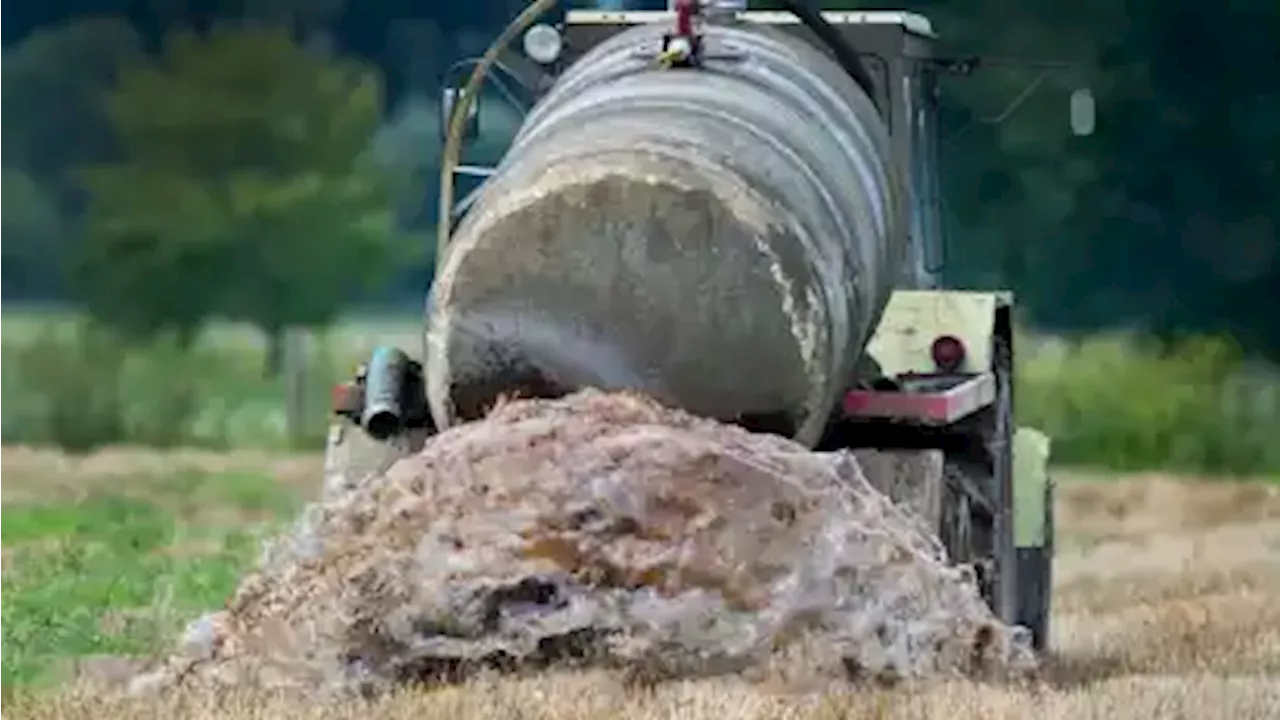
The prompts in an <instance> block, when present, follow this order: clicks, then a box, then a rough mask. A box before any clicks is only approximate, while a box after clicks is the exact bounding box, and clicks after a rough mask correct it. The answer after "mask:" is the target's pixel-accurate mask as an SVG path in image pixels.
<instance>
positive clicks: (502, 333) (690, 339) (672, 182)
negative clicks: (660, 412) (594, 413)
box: [424, 24, 906, 445]
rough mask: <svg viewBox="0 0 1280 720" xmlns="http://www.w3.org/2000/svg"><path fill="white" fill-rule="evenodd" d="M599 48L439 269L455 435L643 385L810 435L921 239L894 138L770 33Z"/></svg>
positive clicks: (718, 28)
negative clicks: (688, 58) (459, 428)
mask: <svg viewBox="0 0 1280 720" xmlns="http://www.w3.org/2000/svg"><path fill="white" fill-rule="evenodd" d="M665 29H666V28H663V27H657V26H640V27H635V28H632V29H629V30H626V31H623V32H621V33H619V34H617V35H615V36H613V37H611V38H609V39H608V40H606V41H604V42H602V43H601V44H599V45H598V46H596V47H595V48H594V49H592V50H591V51H590V52H589V53H587V54H586V55H585V56H584V57H582V58H581V59H580V60H578V61H577V62H576V63H575V64H574V65H573V66H572V67H571V68H569V69H568V70H566V71H565V72H564V74H563V75H562V76H561V78H560V79H559V81H558V82H557V84H556V85H555V87H554V88H553V89H552V90H551V91H550V92H549V94H548V95H547V96H545V97H544V99H543V100H542V101H541V102H540V103H539V104H538V105H537V107H535V108H534V110H533V111H532V112H531V114H530V115H529V116H528V118H527V119H526V121H525V123H524V125H523V127H522V129H521V130H520V132H519V134H518V135H517V137H516V139H515V141H514V143H513V145H512V146H511V148H510V151H509V152H508V154H507V155H506V157H505V158H504V159H503V161H502V163H501V164H500V166H499V167H498V169H497V173H496V174H495V175H494V176H493V177H492V178H491V179H490V180H489V181H488V183H487V185H486V187H485V189H484V190H483V193H482V195H481V196H480V198H479V199H478V200H477V202H476V204H475V205H473V206H472V208H471V210H470V211H469V213H468V214H467V216H466V217H465V218H464V220H463V221H462V222H461V223H460V225H459V227H458V228H457V229H456V231H455V233H454V235H453V239H452V240H451V242H450V245H449V247H448V249H447V251H446V252H445V253H444V256H443V257H442V258H441V263H440V266H439V271H438V273H437V276H436V281H435V284H434V286H433V288H432V297H431V301H430V303H429V307H430V310H429V313H428V323H427V336H426V347H425V358H424V363H425V370H426V375H427V385H428V388H427V394H428V400H429V403H430V406H431V410H432V414H433V416H434V418H435V420H436V422H437V423H438V424H439V425H440V426H441V427H447V426H449V425H451V424H455V423H457V422H459V421H465V420H470V419H474V418H475V417H478V416H480V415H482V414H483V413H484V412H485V410H486V408H487V407H488V406H489V405H491V404H492V402H493V401H494V400H495V399H496V398H497V397H499V396H500V395H554V394H559V393H563V392H566V391H569V390H572V389H576V388H579V387H584V386H594V387H600V388H606V389H634V390H638V391H641V392H644V393H646V394H648V395H650V396H652V397H655V398H657V399H658V400H660V401H662V402H664V403H668V404H672V405H676V406H679V407H682V408H684V409H686V410H689V411H691V412H693V413H696V414H699V415H704V416H709V417H715V418H718V419H721V420H729V421H738V422H742V423H744V424H746V425H748V426H750V427H753V428H754V429H763V430H771V431H774V432H778V433H781V434H784V435H788V436H792V437H794V438H796V439H797V440H799V441H801V442H803V443H806V444H810V445H812V444H814V443H816V442H817V441H818V440H819V438H820V437H821V434H822V431H823V429H824V427H825V425H826V422H827V419H828V416H829V415H830V413H831V410H832V408H833V406H834V405H835V403H836V401H837V398H838V396H839V394H840V393H841V392H842V391H843V390H844V389H845V388H846V386H847V385H848V383H849V379H850V378H851V376H852V371H853V363H854V361H855V359H856V358H857V356H858V355H859V354H860V352H861V351H862V349H863V347H864V345H865V344H866V342H867V341H868V340H869V337H870V334H871V332H872V331H873V329H874V328H875V325H876V323H877V322H878V321H879V317H880V314H881V312H882V311H883V309H884V306H885V304H886V302H887V300H888V297H889V294H890V292H891V291H892V289H893V287H894V285H895V283H896V281H897V276H898V272H899V270H900V267H901V265H902V256H903V253H904V249H905V242H906V239H905V235H904V233H903V232H901V230H900V228H899V227H898V224H899V218H900V217H901V214H900V213H899V212H897V211H896V209H895V208H896V205H897V203H898V202H899V198H898V193H897V192H896V190H895V188H896V187H897V183H896V180H891V178H892V173H893V172H894V171H893V167H892V165H891V161H890V151H889V137H888V131H887V129H886V127H885V125H884V123H883V121H882V119H881V117H880V115H879V113H878V111H877V110H876V108H875V107H874V106H873V104H872V102H871V100H870V99H869V98H868V97H867V95H866V94H865V93H864V92H863V90H862V89H860V88H859V86H858V85H857V84H856V83H855V82H854V81H853V80H852V79H851V78H850V77H849V76H848V74H846V73H845V72H844V71H843V70H842V69H841V68H840V67H839V66H838V65H837V64H835V62H833V61H832V60H831V59H830V58H829V56H827V55H826V54H824V53H822V52H820V51H819V50H818V49H816V48H814V47H811V46H810V45H808V44H807V43H805V42H804V41H803V40H801V39H799V38H797V37H795V36H792V35H789V34H787V33H785V32H781V31H777V30H774V29H772V28H768V27H760V26H746V25H739V24H715V25H710V26H708V27H705V28H704V30H703V33H704V50H703V52H704V62H703V67H702V68H700V69H667V70H663V69H659V68H657V67H656V66H655V61H654V56H655V55H656V54H657V52H658V50H659V47H660V44H661V39H662V34H663V32H664V30H665Z"/></svg>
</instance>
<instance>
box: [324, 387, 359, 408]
mask: <svg viewBox="0 0 1280 720" xmlns="http://www.w3.org/2000/svg"><path fill="white" fill-rule="evenodd" d="M353 389H354V388H353V387H352V385H351V383H349V382H345V383H338V384H337V385H334V386H333V389H332V390H331V391H330V394H329V402H330V405H329V408H330V409H331V410H332V411H333V412H346V411H350V410H351V405H352V403H351V400H352V397H351V395H352V392H351V391H352V390H353Z"/></svg>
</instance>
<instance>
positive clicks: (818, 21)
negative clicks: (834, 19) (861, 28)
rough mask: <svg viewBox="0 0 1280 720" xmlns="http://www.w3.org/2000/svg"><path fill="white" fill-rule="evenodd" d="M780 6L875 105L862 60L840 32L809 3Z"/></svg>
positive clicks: (787, 0)
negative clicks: (821, 46) (809, 34)
mask: <svg viewBox="0 0 1280 720" xmlns="http://www.w3.org/2000/svg"><path fill="white" fill-rule="evenodd" d="M782 5H783V7H785V8H786V9H787V10H789V11H791V14H792V15H795V16H796V17H798V18H800V22H802V23H804V25H805V27H807V28H809V31H810V32H812V33H813V34H814V35H816V36H817V37H818V40H820V41H821V42H822V44H823V45H826V46H827V48H828V49H829V50H831V54H832V56H834V57H835V60H836V64H838V65H839V66H840V67H841V68H842V69H843V70H844V71H845V72H846V73H848V74H849V77H851V78H853V81H854V82H856V83H858V87H861V88H862V91H863V92H865V93H866V94H867V97H868V98H870V99H871V102H872V103H873V104H877V105H878V104H879V103H876V88H875V83H873V82H872V81H871V75H870V74H869V73H867V68H866V66H864V65H863V64H862V59H861V58H859V57H858V51H857V49H856V48H854V47H853V45H852V44H850V43H849V41H848V40H845V39H844V37H843V36H841V35H840V31H838V30H836V29H835V28H834V27H832V26H831V23H829V22H827V21H826V19H825V18H823V17H822V13H821V12H819V11H818V10H815V9H814V8H812V7H810V3H808V2H805V1H804V0H782Z"/></svg>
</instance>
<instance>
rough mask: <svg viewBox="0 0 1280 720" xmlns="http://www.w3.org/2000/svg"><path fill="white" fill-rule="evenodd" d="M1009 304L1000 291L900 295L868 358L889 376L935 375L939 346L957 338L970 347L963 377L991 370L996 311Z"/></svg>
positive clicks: (869, 347)
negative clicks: (944, 339)
mask: <svg viewBox="0 0 1280 720" xmlns="http://www.w3.org/2000/svg"><path fill="white" fill-rule="evenodd" d="M1007 302H1008V297H1007V295H1006V294H1004V293H997V292H973V291H964V290H899V291H897V292H894V293H893V295H892V297H890V298H889V302H888V304H887V305H886V307H885V311H884V315H883V316H882V317H881V320H880V324H879V326H878V327H876V330H875V333H874V335H873V336H872V338H871V342H870V343H868V345H867V353H868V354H869V355H870V356H871V358H872V359H874V360H875V362H876V364H877V365H878V366H879V370H880V372H881V374H883V375H884V376H886V377H894V376H896V375H902V374H905V373H913V372H914V373H929V372H934V371H935V369H936V367H935V364H934V361H933V357H932V355H931V352H930V348H931V346H932V345H933V341H934V340H935V339H937V338H938V337H940V336H942V335H951V336H953V337H956V338H958V339H959V340H960V341H961V342H962V343H964V346H965V362H964V364H963V365H962V366H961V367H960V368H958V370H959V371H960V372H972V373H979V372H984V371H987V370H990V369H991V338H992V334H993V333H994V331H995V318H996V308H997V307H1000V306H1001V305H1002V304H1006V303H1007Z"/></svg>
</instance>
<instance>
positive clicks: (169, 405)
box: [0, 313, 1280, 476]
mask: <svg viewBox="0 0 1280 720" xmlns="http://www.w3.org/2000/svg"><path fill="white" fill-rule="evenodd" d="M4 320H5V324H4V326H3V363H4V373H3V383H4V388H3V389H4V397H5V400H6V401H7V402H6V403H5V404H4V407H3V412H2V413H0V415H2V416H3V440H4V442H5V443H25V444H32V445H54V446H58V447H62V448H65V449H68V450H72V451H84V450H91V449H93V448H95V447H99V446H102V445H109V444H120V443H128V444H135V445H144V446H151V447H171V446H198V447H208V448H262V449H281V448H287V447H301V448H313V449H314V448H319V447H320V446H321V444H322V440H323V437H324V431H325V425H326V422H327V411H328V398H329V389H330V388H331V387H332V385H333V383H335V382H337V381H339V380H342V379H346V378H347V377H349V376H350V373H351V372H352V371H353V370H354V368H355V366H356V365H357V364H358V363H359V362H361V361H362V360H363V359H364V358H365V357H367V355H368V352H369V351H370V350H371V349H372V348H373V347H374V346H375V345H377V344H380V343H389V344H394V345H397V346H399V347H402V348H405V349H407V350H409V351H411V352H414V351H416V349H417V348H418V347H420V344H421V334H420V333H421V331H420V327H419V323H418V321H417V319H416V318H413V317H408V318H389V319H378V318H372V319H369V318H366V319H357V320H350V321H347V322H343V323H340V324H339V325H338V326H337V327H335V328H333V329H332V330H330V331H329V332H327V333H325V334H324V335H323V336H317V337H311V338H309V339H308V342H307V348H306V352H305V361H304V362H303V363H302V365H303V374H302V383H301V385H302V387H303V392H302V399H303V403H302V412H301V413H300V416H299V417H300V421H299V422H298V423H297V424H296V427H293V428H288V427H286V418H285V413H284V406H285V402H284V399H285V392H284V383H283V381H282V380H280V379H264V377H263V373H262V367H263V364H264V354H265V350H264V347H265V343H264V342H263V339H262V338H261V336H259V335H258V334H256V333H255V332H254V331H253V330H252V329H251V328H248V327H245V326H240V325H232V324H219V325H215V326H214V327H212V328H210V329H209V330H208V331H207V332H205V333H204V335H203V336H202V337H201V338H200V339H199V341H198V342H197V344H196V346H195V347H194V348H193V349H191V350H190V351H189V352H180V351H179V350H178V348H176V347H175V346H174V345H172V344H171V343H169V344H166V343H165V342H163V341H161V342H157V343H154V344H152V345H150V346H147V347H142V348H138V347H124V346H122V345H121V344H119V343H118V342H117V341H115V340H114V339H112V338H109V337H103V336H101V335H100V334H96V333H91V332H87V331H86V330H85V329H84V328H83V327H82V326H81V325H79V324H78V323H77V321H76V319H75V318H74V317H72V316H69V315H65V314H49V313H6V314H5V316H4ZM415 354H416V352H415ZM1017 375H1018V377H1017V379H1018V393H1017V411H1018V422H1019V423H1020V424H1023V425H1031V426H1034V427H1039V428H1041V429H1043V430H1046V431H1047V432H1048V433H1049V434H1050V435H1051V436H1052V437H1053V438H1054V456H1055V458H1056V459H1057V460H1058V461H1059V462H1062V463H1067V464H1072V465H1085V466H1094V467H1099V468H1105V469H1112V470H1139V469H1161V470H1175V471H1180V472H1199V473H1206V474H1215V475H1222V474H1226V475H1277V476H1280V443H1277V442H1275V441H1274V438H1277V437H1280V371H1278V370H1277V369H1276V368H1274V367H1273V366H1268V365H1262V364H1255V363H1249V362H1246V361H1245V359H1244V358H1242V357H1240V355H1239V353H1237V352H1236V351H1235V350H1234V348H1233V347H1232V346H1231V344H1230V343H1227V342H1224V341H1221V340H1216V339H1199V340H1194V341H1191V342H1187V343H1184V344H1183V345H1181V346H1179V347H1177V348H1174V349H1173V350H1166V349H1157V348H1156V347H1154V346H1153V345H1151V344H1149V343H1146V342H1143V341H1142V340H1141V339H1139V338H1135V337H1132V336H1129V335H1123V334H1114V335H1103V336H1098V337H1094V338H1090V339H1088V340H1086V341H1084V342H1077V343H1068V342H1063V341H1060V340H1056V339H1053V338H1043V337H1035V336H1027V337H1024V338H1022V339H1020V341H1019V343H1018V365H1017Z"/></svg>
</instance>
